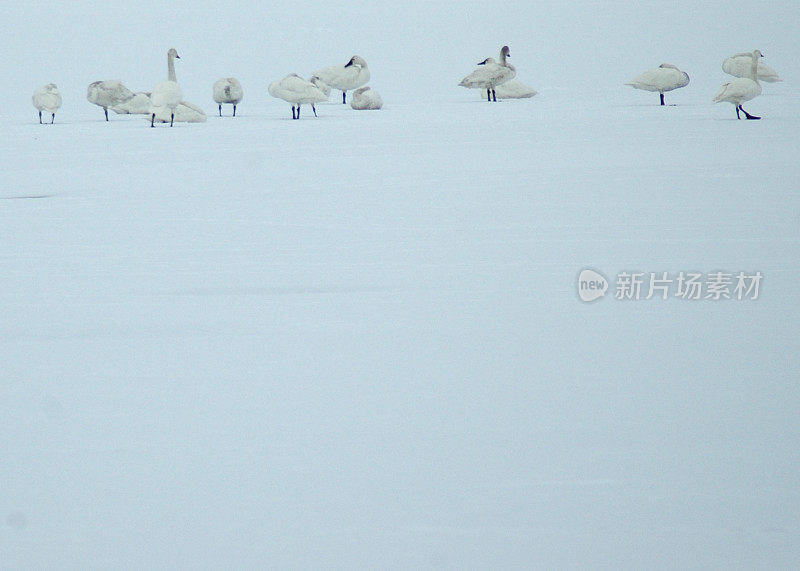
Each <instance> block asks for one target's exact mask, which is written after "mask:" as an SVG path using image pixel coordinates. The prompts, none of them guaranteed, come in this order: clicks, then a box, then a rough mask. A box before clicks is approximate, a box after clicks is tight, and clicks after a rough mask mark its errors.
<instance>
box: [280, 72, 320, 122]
mask: <svg viewBox="0 0 800 571" xmlns="http://www.w3.org/2000/svg"><path fill="white" fill-rule="evenodd" d="M269 94H270V95H272V96H273V97H277V98H278V99H283V100H284V101H288V102H289V103H291V104H292V119H299V118H300V105H302V104H303V103H310V104H311V109H313V110H314V117H316V116H317V109H316V107H314V104H315V103H319V102H320V101H327V100H328V96H327V95H325V93H323V91H322V90H320V88H319V87H317V86H316V85H314V84H313V83H311V82H310V81H306V80H305V79H303V78H302V77H300V76H299V75H297V74H296V73H290V74H289V75H287V76H286V77H284V78H283V79H281V80H280V81H273V82H272V83H270V84H269ZM295 107H296V108H297V114H296V115H295Z"/></svg>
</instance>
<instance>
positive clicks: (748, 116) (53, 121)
mask: <svg viewBox="0 0 800 571" xmlns="http://www.w3.org/2000/svg"><path fill="white" fill-rule="evenodd" d="M742 111H744V109H742ZM744 113H745V115H747V111H745V112H744ZM747 118H748V119H750V115H747ZM756 119H759V117H756ZM55 122H56V114H55V113H53V116H52V117H51V118H50V124H51V125H52V124H53V123H55Z"/></svg>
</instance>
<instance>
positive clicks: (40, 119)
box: [39, 111, 42, 125]
mask: <svg viewBox="0 0 800 571" xmlns="http://www.w3.org/2000/svg"><path fill="white" fill-rule="evenodd" d="M41 124H42V112H41V111H39V125H41Z"/></svg>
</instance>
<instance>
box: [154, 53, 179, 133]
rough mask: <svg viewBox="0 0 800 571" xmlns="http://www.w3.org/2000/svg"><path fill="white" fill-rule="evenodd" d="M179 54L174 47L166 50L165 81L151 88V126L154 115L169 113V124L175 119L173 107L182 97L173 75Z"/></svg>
mask: <svg viewBox="0 0 800 571" xmlns="http://www.w3.org/2000/svg"><path fill="white" fill-rule="evenodd" d="M180 58H181V56H179V55H178V52H177V50H176V49H175V48H170V50H169V51H168V52H167V81H162V82H161V83H159V84H157V85H156V86H155V87H154V88H153V93H152V94H151V95H150V126H151V127H153V126H154V125H153V123H155V120H156V115H169V126H170V127H172V124H173V122H174V121H175V108H176V107H177V106H178V104H179V103H180V102H181V99H183V93H182V92H181V86H180V85H178V79H177V77H176V76H175V60H176V59H180Z"/></svg>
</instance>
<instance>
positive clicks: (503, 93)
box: [495, 79, 539, 99]
mask: <svg viewBox="0 0 800 571" xmlns="http://www.w3.org/2000/svg"><path fill="white" fill-rule="evenodd" d="M495 92H496V93H497V96H498V97H499V98H500V99H527V98H528V97H533V96H534V95H538V94H539V92H538V91H536V90H535V89H533V88H532V87H528V86H527V85H525V84H524V83H522V82H521V81H517V80H516V79H512V80H511V81H506V82H505V83H504V84H502V85H498V86H497V89H495Z"/></svg>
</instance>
